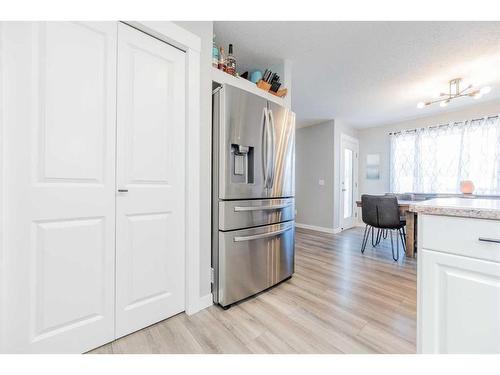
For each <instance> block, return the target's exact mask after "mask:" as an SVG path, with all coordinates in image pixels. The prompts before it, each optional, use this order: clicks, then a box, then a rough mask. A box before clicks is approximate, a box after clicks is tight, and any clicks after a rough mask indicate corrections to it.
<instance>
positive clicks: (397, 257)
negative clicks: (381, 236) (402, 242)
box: [390, 230, 399, 262]
mask: <svg viewBox="0 0 500 375" xmlns="http://www.w3.org/2000/svg"><path fill="white" fill-rule="evenodd" d="M390 232H391V233H390V235H391V251H392V259H394V261H395V262H397V261H398V260H399V239H398V238H397V237H396V255H394V242H393V240H392V230H391V231H390Z"/></svg>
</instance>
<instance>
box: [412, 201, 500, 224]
mask: <svg viewBox="0 0 500 375" xmlns="http://www.w3.org/2000/svg"><path fill="white" fill-rule="evenodd" d="M409 210H410V211H411V212H415V213H418V214H427V215H444V216H460V217H469V218H476V219H493V220H500V199H470V198H436V199H430V200H427V201H423V202H419V203H414V204H411V205H410V207H409Z"/></svg>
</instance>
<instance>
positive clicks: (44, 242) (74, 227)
mask: <svg viewBox="0 0 500 375" xmlns="http://www.w3.org/2000/svg"><path fill="white" fill-rule="evenodd" d="M2 34H3V35H2V49H3V51H2V52H3V54H2V55H3V56H2V59H3V61H2V62H3V64H2V65H3V67H2V69H3V70H4V71H3V72H2V73H3V74H2V77H3V79H4V82H3V90H4V91H3V103H2V108H3V110H4V116H5V117H4V125H5V127H4V134H5V141H4V145H5V148H6V149H5V181H7V184H6V189H5V223H4V227H5V253H4V256H3V259H1V258H2V257H0V260H2V261H3V267H2V268H3V270H2V274H1V278H2V279H1V282H2V287H3V289H2V290H3V296H2V301H0V302H1V307H2V313H3V314H2V316H1V318H2V319H1V325H2V332H1V335H0V336H1V339H0V340H2V341H1V343H0V344H1V350H0V351H1V352H7V353H13V352H36V353H43V352H52V353H79V352H84V351H87V350H89V349H91V348H95V347H97V346H100V345H102V344H104V343H106V342H108V341H111V340H112V339H113V338H114V260H115V259H114V252H115V246H114V245H115V242H114V238H115V132H116V129H115V122H116V121H115V120H116V115H115V114H116V100H115V98H116V89H115V88H116V35H117V24H116V22H6V23H3V24H2Z"/></svg>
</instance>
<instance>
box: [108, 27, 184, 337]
mask: <svg viewBox="0 0 500 375" xmlns="http://www.w3.org/2000/svg"><path fill="white" fill-rule="evenodd" d="M185 82H186V79H185V54H184V52H182V51H180V50H178V49H176V48H174V47H172V46H170V45H168V44H166V43H164V42H161V41H159V40H158V39H155V38H153V37H151V36H149V35H147V34H144V33H142V32H140V31H138V30H135V29H133V28H131V27H129V26H127V25H124V24H119V27H118V111H117V116H118V122H117V124H118V132H117V137H118V143H117V150H118V153H117V185H118V186H117V188H118V189H119V190H125V192H117V200H116V204H117V207H116V211H117V212H116V215H117V216H116V220H117V231H116V241H117V242H116V267H117V268H116V335H117V337H120V336H123V335H126V334H128V333H130V332H133V331H136V330H138V329H141V328H144V327H146V326H148V325H150V324H153V323H155V322H158V321H160V320H163V319H165V318H168V317H170V316H172V315H174V314H177V313H179V312H181V311H183V310H184V301H185V287H184V284H185V280H184V277H185V267H184V263H185V259H184V258H185V238H184V235H185V231H184V226H185V224H184V217H185V198H184V197H185V192H184V189H185V156H184V148H185V146H184V144H185V142H184V141H185V138H184V137H185V103H184V102H185Z"/></svg>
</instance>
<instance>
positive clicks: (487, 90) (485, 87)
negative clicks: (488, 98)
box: [479, 86, 491, 95]
mask: <svg viewBox="0 0 500 375" xmlns="http://www.w3.org/2000/svg"><path fill="white" fill-rule="evenodd" d="M490 91H491V87H490V86H484V87H483V88H482V89H481V90H479V92H480V93H481V94H483V95H484V94H487V93H489V92H490Z"/></svg>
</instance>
